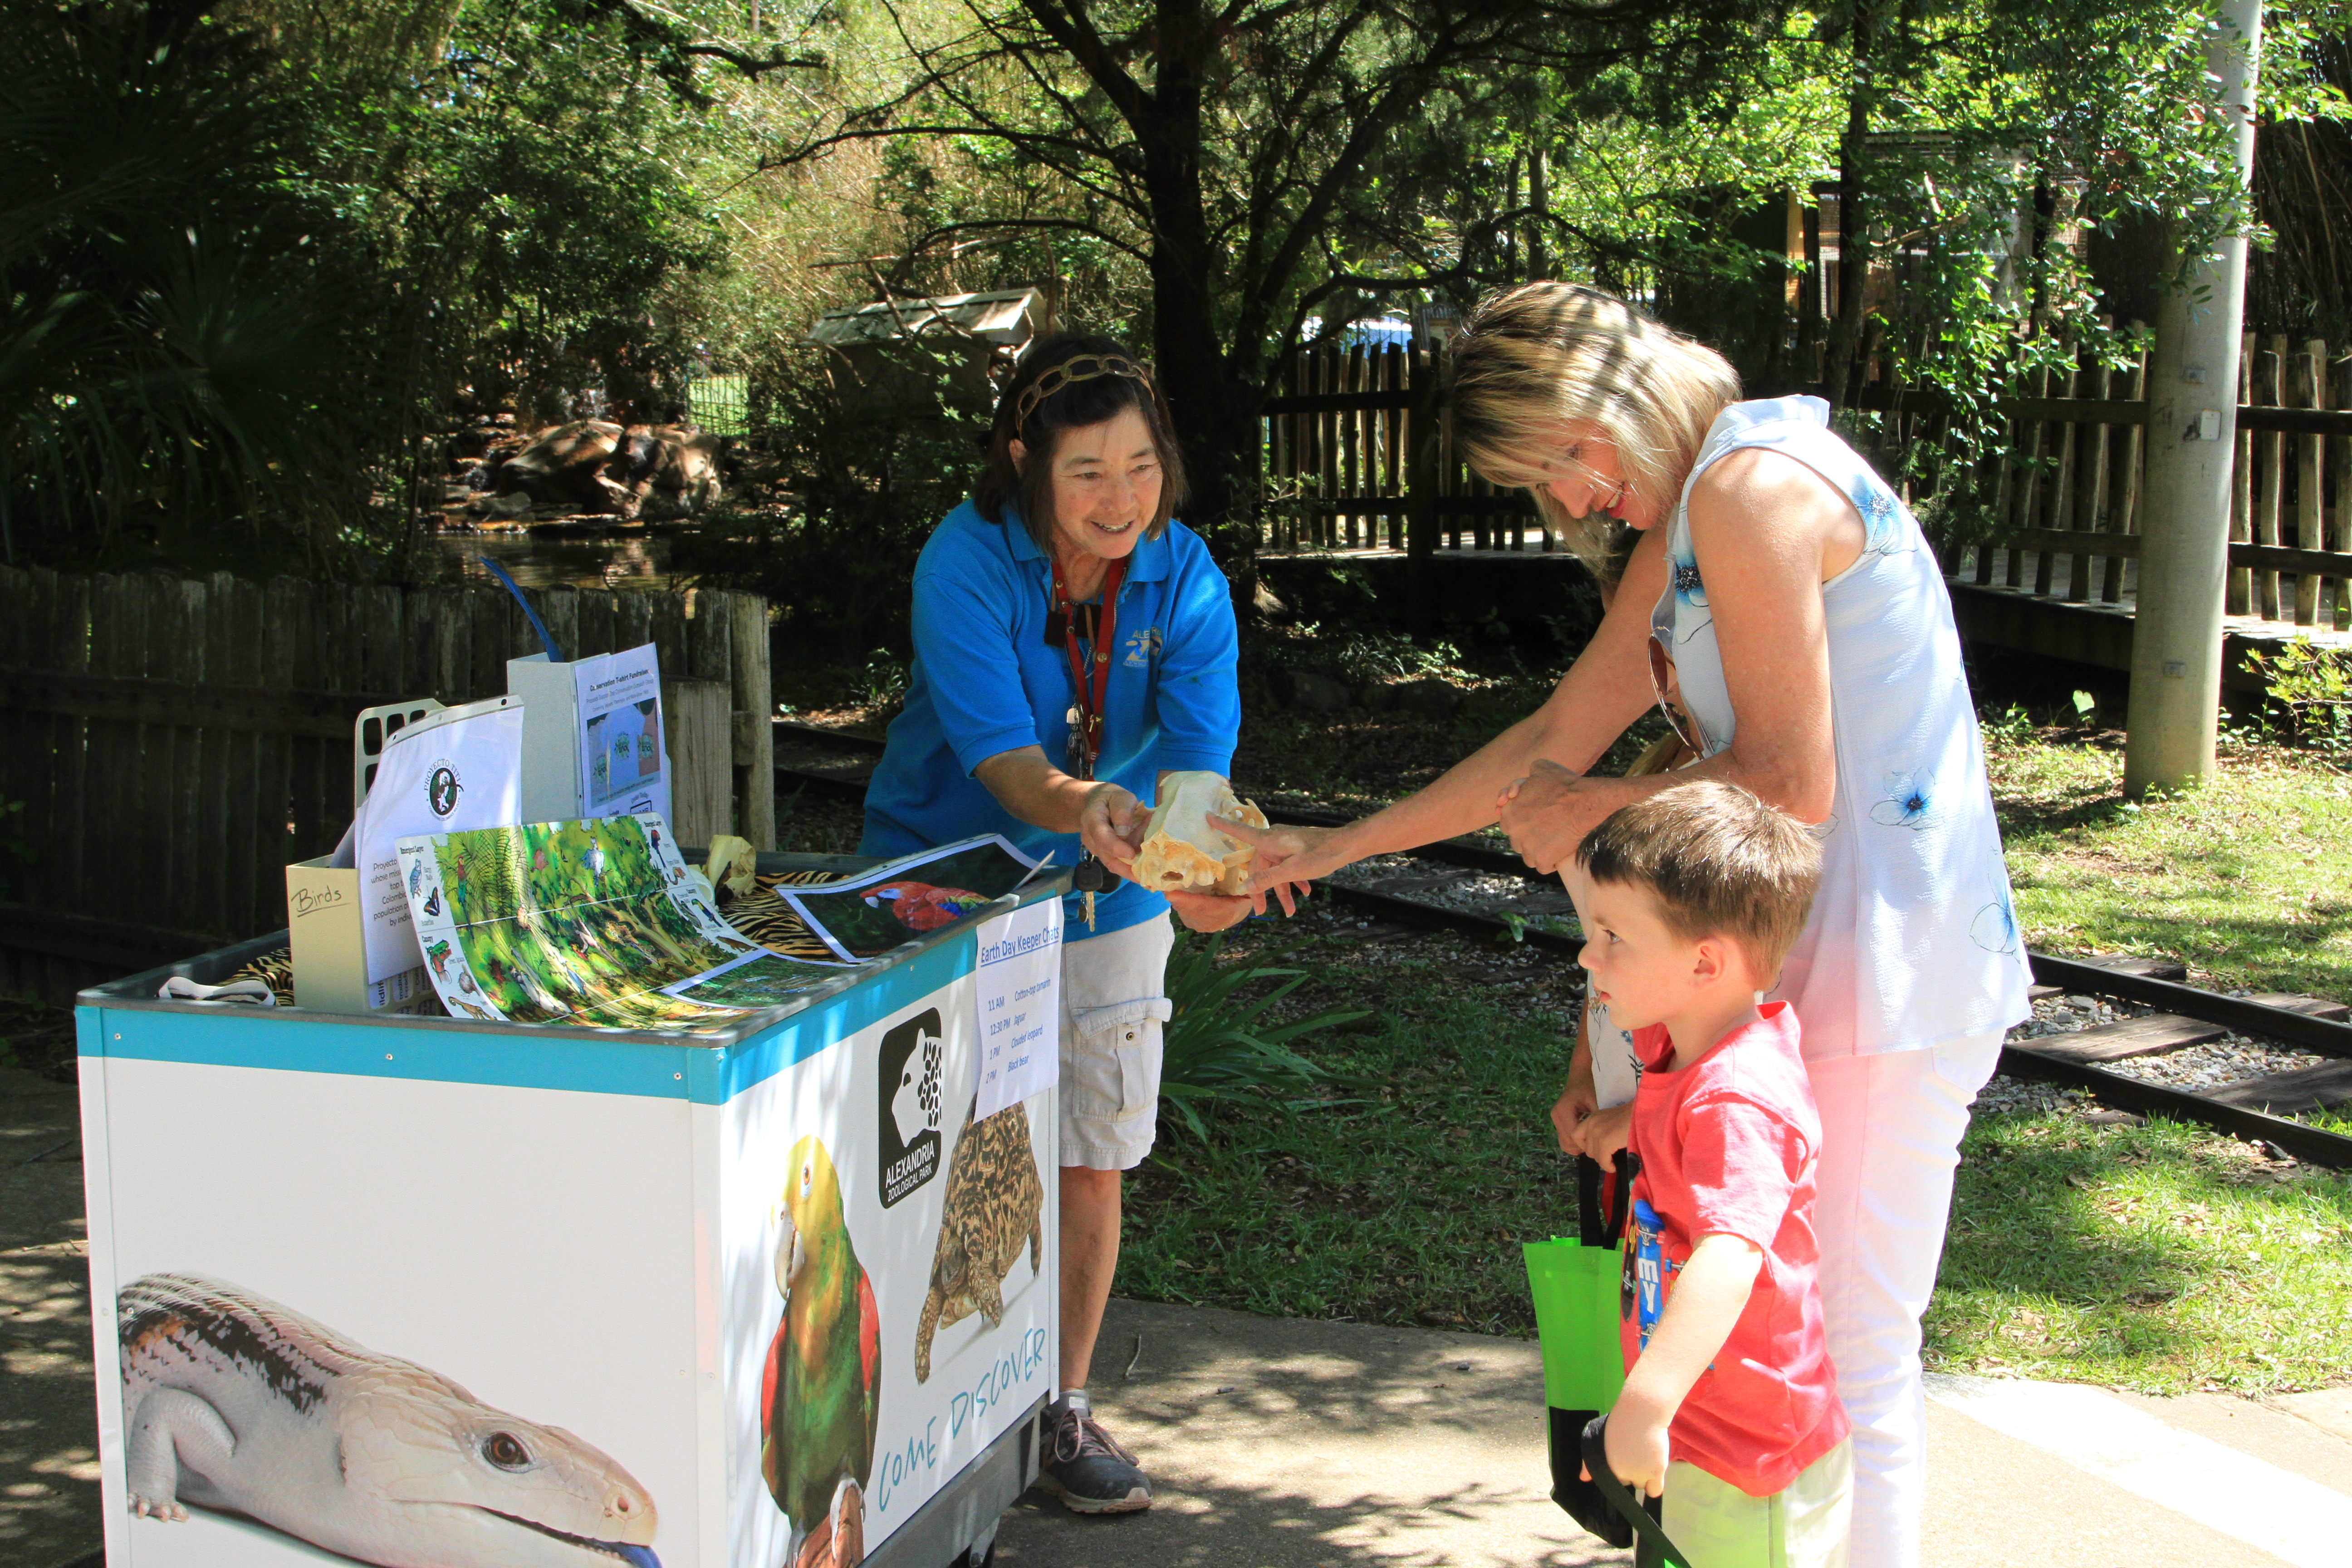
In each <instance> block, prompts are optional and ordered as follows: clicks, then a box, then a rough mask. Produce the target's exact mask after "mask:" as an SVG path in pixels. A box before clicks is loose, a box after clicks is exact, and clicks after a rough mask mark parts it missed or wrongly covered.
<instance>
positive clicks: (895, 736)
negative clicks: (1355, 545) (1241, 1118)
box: [859, 337, 1249, 1513]
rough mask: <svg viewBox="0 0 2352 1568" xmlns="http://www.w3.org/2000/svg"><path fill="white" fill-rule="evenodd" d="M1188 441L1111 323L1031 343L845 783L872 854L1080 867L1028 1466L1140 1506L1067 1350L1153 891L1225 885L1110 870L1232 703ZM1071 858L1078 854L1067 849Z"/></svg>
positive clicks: (1100, 1198) (1106, 1201) (1209, 915)
mask: <svg viewBox="0 0 2352 1568" xmlns="http://www.w3.org/2000/svg"><path fill="white" fill-rule="evenodd" d="M1183 491H1184V469H1183V459H1182V457H1181V454H1180V453H1179V452H1178V450H1177V447H1176V443H1175V440H1174V438H1173V437H1172V435H1171V421H1170V419H1169V416H1168V409H1167V405H1166V404H1165V403H1164V402H1163V401H1162V400H1161V398H1160V393H1159V390H1158V388H1156V387H1155V386H1154V385H1153V384H1152V382H1151V379H1150V375H1149V374H1147V373H1146V372H1145V371H1144V369H1143V368H1142V366H1141V365H1140V364H1139V363H1138V362H1137V361H1136V360H1135V358H1134V356H1132V355H1130V354H1129V353H1127V351H1126V350H1125V349H1123V348H1121V347H1120V346H1119V345H1118V343H1116V342H1112V341H1110V340H1109V339H1108V338H1087V337H1064V338H1057V339H1055V340H1054V341H1052V342H1046V343H1043V344H1040V345H1039V346H1037V347H1036V348H1034V349H1033V350H1031V351H1030V353H1029V354H1028V356H1027V357H1026V358H1025V359H1024V361H1023V362H1022V365H1021V368H1020V370H1019V372H1018V373H1017V374H1015V375H1014V376H1013V380H1012V382H1011V384H1008V385H1007V386H1006V387H1005V389H1004V395H1003V401H1002V402H1000V403H999V404H998V405H997V410H996V424H995V428H994V430H993V432H992V436H991V438H990V442H989V454H988V466H987V468H986V471H985V472H983V473H982V476H981V479H980V483H979V485H978V486H977V488H976V489H974V491H973V494H972V499H971V500H969V501H966V502H965V503H964V504H963V505H961V506H960V507H958V508H956V510H954V511H952V512H950V513H949V514H948V516H947V518H946V520H945V521H942V522H941V523H940V526H939V528H938V529H937V530H936V531H934V532H933V533H932V534H931V537H930V541H929V543H927V544H925V545H924V546H923V553H922V556H921V558H920V560H919V562H918V563H917V564H916V567H915V613H914V629H915V667H914V681H913V686H912V688H911V689H910V690H909V691H908V696H907V708H906V711H905V712H903V713H901V714H900V715H899V716H898V719H897V720H896V721H893V722H892V724H891V726H890V744H889V749H888V751H887V752H885V753H884V755H883V758H882V763H881V766H880V767H879V768H877V770H876V771H875V774H874V781H873V783H872V784H871V785H869V786H868V788H867V791H866V837H865V841H864V842H863V843H862V844H861V845H860V846H859V848H860V850H861V851H862V852H863V853H865V854H867V855H879V856H892V857H895V856H899V855H907V854H912V853H914V852H916V851H918V850H921V849H925V848H929V847H933V846H937V845H941V844H949V843H952V842H954V841H955V840H957V839H960V838H969V837H972V836H973V835H975V834H982V833H1001V834H1003V836H1004V837H1006V838H1007V839H1009V840H1011V841H1012V842H1013V844H1015V845H1018V846H1019V847H1021V848H1022V850H1023V851H1024V852H1025V853H1027V854H1030V855H1043V854H1045V852H1047V851H1049V850H1050V851H1052V853H1053V855H1054V858H1055V863H1056V864H1059V865H1064V866H1069V865H1076V866H1078V867H1079V883H1080V885H1081V886H1082V887H1083V886H1085V885H1087V883H1088V882H1089V881H1097V882H1099V885H1100V890H1099V891H1097V892H1096V893H1094V894H1093V895H1091V896H1089V895H1087V894H1083V893H1074V894H1073V895H1071V898H1070V900H1069V904H1068V908H1067V909H1066V916H1067V920H1066V945H1065V947H1064V949H1063V965H1062V1005H1063V1018H1062V1061H1061V1145H1062V1173H1061V1197H1062V1207H1061V1236H1062V1239H1061V1264H1062V1286H1061V1308H1062V1315H1061V1341H1062V1346H1061V1348H1062V1369H1061V1383H1062V1387H1063V1389H1064V1391H1065V1392H1064V1394H1063V1396H1062V1398H1061V1399H1060V1400H1059V1401H1057V1402H1056V1403H1055V1405H1054V1406H1053V1408H1052V1410H1051V1412H1050V1413H1049V1426H1050V1430H1051V1433H1052V1439H1051V1441H1050V1443H1049V1445H1048V1447H1047V1448H1046V1451H1045V1454H1044V1455H1043V1456H1042V1457H1041V1458H1042V1464H1041V1471H1042V1474H1043V1478H1044V1479H1045V1483H1046V1484H1047V1485H1048V1486H1049V1487H1051V1488H1052V1489H1055V1491H1057V1492H1059V1493H1060V1494H1061V1496H1062V1499H1063V1500H1064V1501H1065V1502H1066V1504H1067V1505H1068V1506H1069V1507H1070V1508H1071V1509H1073V1510H1076V1511H1078V1512H1081V1513H1124V1512H1130V1511H1133V1510H1139V1509H1143V1508H1148V1507H1150V1502H1151V1491H1150V1484H1149V1482H1147V1481H1146V1479H1145V1478H1144V1476H1143V1472H1142V1471H1141V1470H1140V1469H1139V1468H1137V1467H1136V1465H1135V1462H1134V1458H1133V1456H1132V1455H1130V1454H1129V1453H1128V1452H1127V1450H1126V1449H1124V1448H1122V1447H1120V1446H1119V1445H1118V1443H1116V1442H1115V1441H1113V1440H1112V1439H1111V1438H1110V1437H1109V1436H1108V1435H1107V1434H1106V1433H1104V1431H1103V1430H1102V1428H1101V1427H1100V1426H1098V1425H1097V1423H1096V1422H1095V1420H1094V1418H1093V1415H1092V1412H1091V1409H1090V1407H1089V1406H1088V1405H1087V1394H1086V1386H1087V1371H1088V1363H1089V1362H1090V1361H1091V1360H1092V1357H1093V1353H1094V1343H1095V1337H1096V1334H1097V1331H1098V1330H1099V1329H1100V1327H1101V1324H1102V1313H1103V1306H1104V1303H1105V1302H1106V1301H1108V1299H1109V1296H1110V1283H1111V1274H1112V1270H1113V1268H1114V1267H1115V1266H1116V1264H1117V1262H1118V1224H1119V1187H1120V1173H1122V1172H1124V1171H1127V1170H1129V1169H1132V1168H1133V1167H1134V1166H1136V1165H1138V1164H1139V1163H1142V1160H1143V1156H1144V1155H1145V1154H1146V1153H1147V1152H1149V1151H1150V1148H1151V1140H1152V1131H1153V1129H1154V1126H1155V1125H1156V1122H1157V1118H1158V1107H1159V1099H1160V1026H1161V1025H1162V1024H1163V1023H1164V1022H1165V1021H1166V1020H1167V1018H1168V1016H1169V1004H1168V999H1167V996H1166V994H1165V993H1166V989H1167V970H1168V953H1169V950H1170V948H1171V946H1172V945H1173V943H1174V942H1175V932H1174V930H1173V928H1172V927H1171V924H1170V923H1169V912H1170V909H1171V905H1172V906H1173V908H1174V911H1175V913H1176V914H1177V915H1178V916H1179V917H1180V918H1181V919H1182V920H1183V921H1184V922H1185V924H1186V925H1188V926H1190V927H1192V929H1193V930H1196V931H1217V930H1222V929H1223V928H1224V927H1226V926H1228V925H1231V924H1233V923H1234V921H1237V920H1239V919H1240V918H1241V917H1242V916H1243V915H1244V913H1246V912H1247V911H1248V909H1249V902H1248V900H1245V899H1223V898H1216V897H1212V896H1209V895H1204V894H1197V893H1194V894H1187V893H1176V894H1171V895H1162V894H1160V893H1157V892H1154V891H1152V890H1150V889H1146V888H1142V887H1139V886H1138V885H1136V884H1135V883H1133V882H1131V881H1129V880H1127V879H1126V874H1127V873H1128V872H1129V870H1130V869H1131V868H1132V867H1133V865H1134V859H1135V850H1136V845H1137V841H1138V840H1139V838H1140V837H1141V835H1142V831H1143V826H1144V820H1145V817H1146V816H1147V815H1148V813H1149V809H1150V807H1149V803H1150V801H1151V800H1152V799H1153V798H1155V797H1156V796H1157V795H1158V793H1159V780H1160V775H1161V774H1162V773H1170V772H1173V771H1177V770H1180V769H1190V768H1198V769H1205V770H1207V771H1209V772H1212V773H1221V774H1222V773H1227V772H1228V771H1229V770H1230V768H1231V766H1232V763H1233V753H1234V735H1235V733H1236V732H1237V731H1239V729H1240V727H1241V696H1240V692H1239V690H1238V689H1236V687H1235V685H1234V658H1235V654H1236V644H1235V635H1234V612H1233V600H1232V597H1231V595H1230V593H1229V591H1228V589H1227V587H1226V584H1225V579H1224V576H1223V574H1222V573H1220V572H1219V571H1218V570H1217V568H1216V566H1215V564H1214V563H1213V562H1212V561H1211V560H1210V559H1209V552H1208V550H1207V548H1206V547H1205V546H1204V545H1202V542H1201V539H1200V536H1199V535H1198V534H1196V533H1194V532H1193V531H1192V530H1191V529H1188V528H1186V527H1185V526H1184V525H1183V524H1182V523H1181V522H1175V521H1171V517H1170V514H1171V512H1172V511H1173V510H1174V509H1175V508H1176V506H1177V505H1178V504H1179V503H1180V502H1181V500H1182V499H1183ZM1087 858H1090V859H1087Z"/></svg>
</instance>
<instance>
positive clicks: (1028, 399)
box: [1013, 354, 1151, 441]
mask: <svg viewBox="0 0 2352 1568" xmlns="http://www.w3.org/2000/svg"><path fill="white" fill-rule="evenodd" d="M1080 365H1084V366H1086V367H1087V368H1086V369H1084V370H1081V369H1079V368H1078V367H1079V366H1080ZM1106 375H1116V376H1121V377H1124V378H1125V379H1127V380H1129V381H1139V382H1141V383H1143V384H1144V385H1146V386H1150V384H1151V379H1150V377H1149V376H1147V375H1145V374H1143V367H1142V366H1141V365H1139V364H1138V363H1135V362H1134V361H1133V360H1131V359H1129V358H1128V357H1127V356H1126V355H1124V354H1072V355H1071V356H1070V357H1069V358H1068V359H1066V360H1064V361H1063V362H1062V363H1059V364H1057V365H1055V366H1054V367H1053V368H1052V369H1050V370H1048V371H1046V372H1045V374H1043V375H1041V376H1039V377H1038V378H1037V379H1036V380H1035V381H1033V382H1031V383H1030V384H1029V385H1028V387H1027V388H1026V389H1025V390H1024V391H1023V393H1022V394H1021V400H1020V401H1019V402H1018V403H1015V404H1014V405H1013V439H1014V440H1016V441H1017V440H1019V439H1020V438H1021V429H1022V426H1024V425H1026V424H1028V423H1029V416H1030V415H1032V414H1034V413H1035V412H1036V411H1037V405H1038V404H1040V403H1042V402H1044V401H1045V399H1046V398H1048V397H1051V396H1053V395H1054V394H1055V393H1057V392H1059V391H1061V390H1062V389H1063V388H1064V387H1066V386H1074V385H1076V384H1077V383H1079V382H1082V381H1097V380H1100V379H1101V378H1102V377H1104V376H1106Z"/></svg>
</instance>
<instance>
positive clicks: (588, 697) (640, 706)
mask: <svg viewBox="0 0 2352 1568" xmlns="http://www.w3.org/2000/svg"><path fill="white" fill-rule="evenodd" d="M572 681H573V683H574V686H575V689H577V691H578V692H579V696H580V813H581V815H582V816H637V815H640V814H642V813H646V812H651V813H652V814H653V815H654V816H658V817H661V818H663V819H664V820H667V818H668V816H669V775H668V774H667V773H666V772H665V771H664V769H665V766H666V764H667V757H666V756H665V754H664V752H665V747H664V745H663V740H662V732H661V725H662V717H661V668H660V666H659V665H658V664H657V663H656V661H655V657H654V645H653V644H651V643H647V644H646V645H645V647H633V648H629V649H627V650H625V652H621V653H605V654H597V655H595V656H593V657H592V658H583V659H575V660H573V661H572Z"/></svg>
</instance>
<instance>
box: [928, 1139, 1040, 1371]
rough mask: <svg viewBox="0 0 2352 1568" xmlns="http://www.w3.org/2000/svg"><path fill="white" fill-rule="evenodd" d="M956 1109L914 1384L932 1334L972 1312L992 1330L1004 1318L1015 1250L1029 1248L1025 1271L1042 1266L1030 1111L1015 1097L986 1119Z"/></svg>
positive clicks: (929, 1369) (929, 1363)
mask: <svg viewBox="0 0 2352 1568" xmlns="http://www.w3.org/2000/svg"><path fill="white" fill-rule="evenodd" d="M979 1106H980V1100H979V1097H978V1096H977V1095H975V1096H973V1097H972V1103H971V1106H969V1107H967V1108H966V1109H965V1110H964V1113H963V1127H962V1129H961V1131H959V1132H958V1133H957V1135H956V1144H955V1152H954V1153H952V1154H950V1156H949V1157H948V1185H947V1198H946V1201H945V1205H944V1207H943V1208H942V1210H941V1212H940V1246H939V1250H938V1251H937V1252H936V1253H934V1254H933V1255H932V1258H931V1292H930V1294H929V1296H927V1297H925V1298H924V1300H923V1315H922V1319H921V1321H919V1322H918V1323H917V1324H916V1325H915V1381H916V1382H918V1383H927V1382H929V1380H930V1375H931V1339H932V1336H933V1335H935V1334H937V1333H938V1332H939V1331H940V1330H941V1329H942V1328H945V1327H948V1326H949V1325H950V1324H953V1323H960V1322H961V1321H964V1320H965V1319H966V1318H969V1317H971V1315H972V1313H974V1312H978V1313H979V1314H980V1315H981V1316H982V1318H984V1319H986V1320H987V1322H988V1326H989V1327H990V1328H994V1327H995V1326H996V1325H997V1324H998V1323H1000V1322H1002V1321H1003V1319H1004V1289H1003V1286H1004V1277H1005V1276H1006V1275H1008V1274H1010V1273H1012V1272H1013V1260H1014V1259H1015V1258H1019V1257H1020V1256H1021V1247H1022V1244H1023V1243H1024V1242H1026V1243H1027V1244H1028V1247H1029V1268H1030V1271H1031V1272H1032V1273H1033V1274H1034V1273H1036V1272H1037V1271H1038V1270H1040V1269H1041V1268H1043V1267H1044V1258H1045V1226H1044V1220H1043V1215H1044V1213H1045V1186H1044V1185H1043V1184H1041V1183H1040V1182H1039V1181H1038V1179H1037V1154H1036V1151H1035V1150H1034V1148H1033V1147H1032V1145H1031V1143H1030V1142H1029V1112H1028V1111H1027V1110H1026V1109H1024V1107H1023V1106H1022V1105H1021V1104H1020V1103H1019V1102H1017V1101H1016V1102H1014V1103H1013V1104H1012V1105H1008V1106H1006V1107H1005V1108H1004V1109H1003V1110H1000V1111H998V1112H997V1113H996V1114H995V1115H993V1116H992V1117H990V1118H988V1120H986V1121H980V1122H974V1121H972V1119H971V1116H972V1111H973V1110H978V1109H979Z"/></svg>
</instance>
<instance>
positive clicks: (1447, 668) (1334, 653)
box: [1242, 621, 1475, 683]
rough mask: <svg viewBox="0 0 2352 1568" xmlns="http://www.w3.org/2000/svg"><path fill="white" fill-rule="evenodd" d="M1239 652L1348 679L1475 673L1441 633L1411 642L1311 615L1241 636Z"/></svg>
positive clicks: (1255, 660)
mask: <svg viewBox="0 0 2352 1568" xmlns="http://www.w3.org/2000/svg"><path fill="white" fill-rule="evenodd" d="M1242 658H1243V661H1244V664H1245V665H1248V666H1250V667H1252V668H1264V669H1303V670H1311V671H1313V672H1314V673H1316V674H1318V675H1328V676H1329V677H1331V678H1332V679H1334V680H1342V681H1348V682H1350V683H1352V682H1356V681H1361V680H1412V679H1421V678H1423V677H1425V676H1433V677H1435V678H1436V679H1441V680H1457V681H1458V680H1470V679H1475V677H1474V676H1472V675H1471V674H1470V673H1469V672H1468V671H1466V670H1465V669H1464V668H1462V650H1461V649H1460V648H1459V647H1455V646H1454V644H1453V643H1450V642H1447V641H1445V640H1444V639H1443V638H1438V639H1434V640H1429V641H1421V642H1416V641H1415V640H1413V639H1412V637H1407V636H1405V635H1404V634H1403V633H1402V632H1379V631H1365V630H1362V629H1360V628H1358V627H1353V626H1332V627H1326V626H1323V625H1322V624H1321V623H1320V622H1316V621H1309V622H1307V624H1305V625H1304V626H1296V627H1293V628H1291V629H1289V630H1288V631H1286V632H1272V631H1269V632H1265V633H1264V634H1262V635H1258V636H1253V637H1249V638H1247V639H1245V640H1244V643H1243V651H1242Z"/></svg>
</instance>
